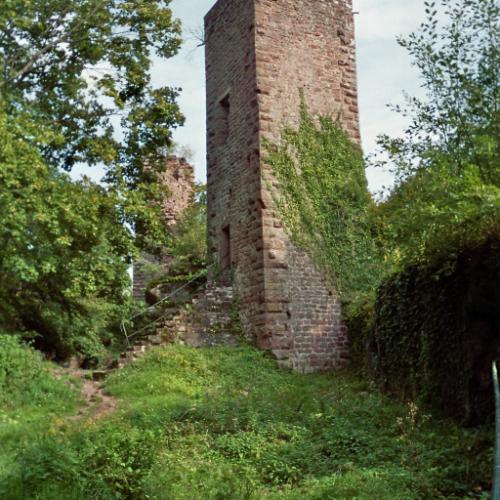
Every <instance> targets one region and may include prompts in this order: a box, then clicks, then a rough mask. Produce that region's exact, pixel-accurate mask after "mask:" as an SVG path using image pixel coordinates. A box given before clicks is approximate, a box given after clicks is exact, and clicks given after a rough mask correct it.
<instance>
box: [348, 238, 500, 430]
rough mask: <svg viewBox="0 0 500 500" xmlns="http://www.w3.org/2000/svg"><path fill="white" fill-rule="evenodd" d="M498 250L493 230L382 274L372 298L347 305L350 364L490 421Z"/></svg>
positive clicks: (412, 394) (472, 419) (457, 414)
mask: <svg viewBox="0 0 500 500" xmlns="http://www.w3.org/2000/svg"><path fill="white" fill-rule="evenodd" d="M499 254H500V242H499V240H498V238H497V239H495V240H491V241H488V242H487V243H486V244H484V245H482V246H481V247H479V248H475V247H473V248H469V249H461V251H460V252H459V255H458V256H457V257H455V258H453V259H448V260H447V261H446V262H437V263H435V264H434V266H425V267H424V266H415V267H410V268H408V269H406V270H405V271H404V272H401V273H397V274H395V275H393V276H392V277H390V278H389V279H387V280H386V281H385V282H384V283H383V284H382V286H381V287H380V288H379V290H378V293H377V298H376V302H375V304H374V306H373V301H368V302H367V303H365V305H364V307H358V309H357V310H356V313H353V312H352V311H351V312H350V317H349V327H350V332H351V336H352V339H353V344H354V346H355V349H354V355H355V356H354V358H355V361H356V362H357V363H358V366H360V367H361V368H364V370H365V372H366V371H367V370H368V371H369V373H370V374H371V375H373V376H374V377H375V379H376V380H377V382H378V383H380V384H381V385H382V386H383V387H384V388H385V389H387V390H389V391H391V392H392V393H394V394H397V395H398V396H399V397H401V398H410V399H412V400H418V401H423V402H425V403H427V404H431V405H432V406H433V407H434V408H436V409H439V410H440V411H441V412H442V413H445V414H446V415H449V416H450V417H452V418H454V419H455V420H457V421H459V422H462V423H466V424H477V423H481V422H485V421H486V422H492V421H493V415H494V404H493V386H492V381H491V374H490V369H491V363H492V361H493V360H495V359H497V357H498V356H499V354H500V343H499V341H498V335H497V326H496V325H497V324H498V314H499V311H500V300H499V297H500V288H499V283H500V266H499V259H498V255H499ZM402 325H404V328H402ZM359 344H361V348H359ZM356 347H357V348H356Z"/></svg>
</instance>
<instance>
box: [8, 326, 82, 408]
mask: <svg viewBox="0 0 500 500" xmlns="http://www.w3.org/2000/svg"><path fill="white" fill-rule="evenodd" d="M71 394H72V391H71V389H70V388H69V387H67V386H66V385H65V384H63V383H62V382H61V381H58V380H55V379H54V377H53V375H52V374H51V372H50V370H49V368H48V365H47V364H46V362H44V360H43V358H42V356H41V354H40V353H39V352H37V351H35V350H34V349H32V348H31V347H29V346H26V345H24V344H23V343H22V342H21V341H20V339H19V337H16V336H14V335H7V334H3V333H0V406H9V407H16V406H22V405H25V404H30V405H37V404H41V403H47V402H50V401H51V400H52V399H54V400H56V402H57V401H59V402H60V400H64V399H73V398H72V397H71Z"/></svg>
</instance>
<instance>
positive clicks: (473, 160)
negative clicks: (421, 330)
mask: <svg viewBox="0 0 500 500" xmlns="http://www.w3.org/2000/svg"><path fill="white" fill-rule="evenodd" d="M442 10H444V14H445V15H444V18H445V19H446V21H445V22H444V23H441V22H439V14H440V12H441V11H442ZM426 12H427V19H426V21H425V22H424V23H423V24H422V26H421V28H420V30H419V31H418V32H416V33H414V34H412V35H411V36H410V37H408V39H405V40H400V43H401V45H402V46H403V47H405V48H406V49H407V50H408V52H409V54H410V56H411V57H412V62H413V64H414V65H415V66H417V68H418V69H419V70H420V74H421V81H422V86H423V88H424V90H425V91H426V96H425V98H423V99H419V98H415V97H407V103H406V106H405V107H396V110H397V111H398V112H400V113H402V114H404V115H405V116H409V117H410V118H411V123H410V125H409V127H408V128H407V129H406V130H405V133H404V136H403V137H401V138H396V139H391V138H389V137H381V138H380V144H381V145H382V147H383V151H384V152H385V153H386V155H387V158H386V162H387V163H388V164H389V165H390V166H391V167H392V169H393V171H394V173H395V174H396V177H397V179H398V181H399V182H398V184H397V186H396V188H395V189H394V190H393V191H392V193H391V194H390V197H389V200H388V201H387V202H386V203H384V204H383V205H382V207H381V209H380V214H381V217H382V222H381V224H382V226H383V228H384V230H385V233H386V235H387V246H388V248H387V253H388V256H391V257H392V258H393V260H394V261H395V263H396V265H397V266H398V268H404V267H405V266H406V265H411V264H414V263H419V262H432V261H437V260H440V259H442V257H443V256H447V255H453V254H454V253H455V250H456V249H457V248H460V247H466V246H470V244H471V243H472V242H478V243H479V244H480V243H481V242H482V241H484V240H485V239H487V238H488V236H489V235H491V234H498V233H499V232H500V227H499V224H500V222H499V221H500V168H499V164H498V155H499V152H500V143H499V138H500V111H499V107H498V103H499V99H500V96H499V90H498V89H499V81H500V78H499V71H500V70H499V68H500V50H499V47H500V22H499V19H500V6H499V5H498V2H496V1H495V0H453V1H452V2H450V1H448V0H446V1H444V0H441V1H438V2H436V1H428V2H426Z"/></svg>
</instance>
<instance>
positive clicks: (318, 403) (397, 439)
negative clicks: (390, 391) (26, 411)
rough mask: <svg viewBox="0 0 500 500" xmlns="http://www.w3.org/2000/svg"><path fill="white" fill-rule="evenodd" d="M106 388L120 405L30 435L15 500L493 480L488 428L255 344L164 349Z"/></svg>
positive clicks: (407, 492) (457, 487)
mask: <svg viewBox="0 0 500 500" xmlns="http://www.w3.org/2000/svg"><path fill="white" fill-rule="evenodd" d="M106 387H107V390H108V391H110V392H111V393H112V394H113V395H115V396H116V397H119V398H120V399H121V410H119V411H118V413H117V414H115V415H114V416H113V417H111V418H110V419H109V420H108V421H106V422H102V423H97V424H85V425H81V424H80V425H78V426H77V427H73V426H71V425H66V426H61V425H59V426H54V425H52V426H51V427H50V428H48V429H47V430H46V431H45V432H43V433H42V435H40V436H39V437H37V438H36V439H32V440H27V441H26V442H25V445H24V446H23V447H22V448H21V449H20V450H19V453H18V456H17V458H16V460H15V461H14V463H15V464H16V467H15V468H14V469H12V473H11V474H10V475H9V477H8V480H5V481H4V482H3V483H2V481H0V483H1V484H3V485H5V487H8V488H10V490H8V491H10V492H11V495H10V497H9V498H12V499H13V500H15V499H16V498H26V497H29V498H39V499H48V498H51V499H52V498H64V499H65V500H69V499H73V498H75V499H80V498H82V499H83V498H92V499H109V498H158V499H162V498H168V499H186V500H187V499H191V498H207V499H226V498H231V499H233V498H234V499H252V500H253V499H255V500H257V499H260V498H271V499H279V498H289V499H293V498H311V499H320V498H345V499H348V498H354V497H357V498H365V499H371V498H374V495H376V498H387V499H392V498H405V499H422V500H423V499H427V498H443V499H444V498H449V499H452V498H458V497H466V498H486V496H481V495H482V494H481V491H486V490H487V489H488V488H489V486H490V472H491V469H490V453H491V451H492V448H491V444H492V441H491V435H490V433H489V432H485V431H483V430H475V431H466V430H463V429H460V428H458V427H456V426H455V425H453V424H451V423H450V422H446V421H439V420H432V419H429V418H428V417H427V416H425V415H423V414H422V412H421V410H420V409H419V408H418V407H416V405H414V404H412V405H400V404H397V403H394V402H391V401H390V400H389V399H387V398H385V397H383V396H381V395H380V394H379V393H378V392H376V391H375V390H373V388H371V387H370V386H369V385H367V384H366V383H362V382H360V381H359V380H357V379H355V378H353V377H351V376H350V375H348V374H335V375H312V376H311V375H309V376H305V375H299V374H295V373H289V372H286V371H283V370H280V369H278V368H277V367H276V365H275V363H274V362H273V361H272V360H271V359H269V358H267V357H266V356H265V354H264V353H262V352H260V351H257V350H254V349H252V348H249V347H242V348H238V349H228V348H213V349H189V348H185V347H174V346H171V347H168V348H163V349H156V350H154V351H152V352H151V353H149V354H148V355H147V357H145V358H143V359H141V360H139V361H138V362H137V363H134V364H133V365H131V366H129V367H127V368H126V369H124V370H121V371H119V372H116V373H115V374H114V375H112V376H111V378H110V379H109V380H108V381H107V384H106ZM15 471H17V472H15ZM17 492H20V493H17ZM23 495H24V496H23Z"/></svg>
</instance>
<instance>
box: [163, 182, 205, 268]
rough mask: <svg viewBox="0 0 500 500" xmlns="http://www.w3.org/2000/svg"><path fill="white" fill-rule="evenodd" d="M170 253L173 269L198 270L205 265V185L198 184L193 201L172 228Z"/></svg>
mask: <svg viewBox="0 0 500 500" xmlns="http://www.w3.org/2000/svg"><path fill="white" fill-rule="evenodd" d="M170 253H171V255H172V256H173V257H174V262H173V263H172V266H171V267H172V268H173V270H178V271H181V270H182V269H187V270H189V271H190V272H195V271H199V270H200V269H204V268H206V266H207V195H206V186H204V185H198V186H197V187H196V195H195V200H194V203H193V204H192V205H191V206H190V207H188V208H187V209H186V210H185V212H184V213H183V215H182V218H181V220H180V221H179V222H178V224H177V225H176V226H175V228H174V230H173V239H172V246H171V249H170Z"/></svg>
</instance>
